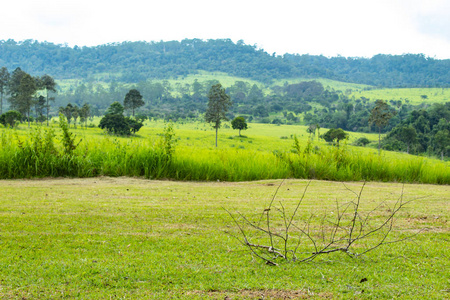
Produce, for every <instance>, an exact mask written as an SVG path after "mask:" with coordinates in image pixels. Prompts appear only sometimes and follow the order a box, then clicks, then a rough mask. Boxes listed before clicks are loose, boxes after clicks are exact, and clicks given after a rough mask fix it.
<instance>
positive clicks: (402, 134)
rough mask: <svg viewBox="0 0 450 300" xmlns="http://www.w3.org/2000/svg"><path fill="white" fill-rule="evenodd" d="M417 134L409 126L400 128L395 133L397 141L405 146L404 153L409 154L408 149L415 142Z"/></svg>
mask: <svg viewBox="0 0 450 300" xmlns="http://www.w3.org/2000/svg"><path fill="white" fill-rule="evenodd" d="M416 137H417V132H416V130H415V129H414V127H412V126H411V125H410V126H402V127H400V129H399V130H398V132H397V139H398V140H399V141H402V142H404V143H405V144H406V153H408V154H409V149H410V146H411V144H413V143H414V142H415V141H416Z"/></svg>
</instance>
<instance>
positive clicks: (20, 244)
mask: <svg viewBox="0 0 450 300" xmlns="http://www.w3.org/2000/svg"><path fill="white" fill-rule="evenodd" d="M280 183H281V181H280V180H265V181H252V182H209V183H208V182H174V181H157V180H145V179H139V178H129V177H127V178H125V177H118V178H111V177H98V178H85V179H40V180H2V181H0V194H1V195H0V224H1V231H0V235H1V237H0V248H1V252H2V255H1V256H0V278H1V280H0V298H2V299H60V298H64V299H73V298H77V299H168V298H169V299H263V298H264V299H298V298H301V299H303V298H313V299H319V298H327V299H393V298H395V299H421V298H427V299H446V298H448V297H449V295H450V282H449V278H448V269H449V268H450V263H449V262H450V260H449V259H448V258H449V256H450V250H449V249H450V230H449V225H448V222H449V217H450V210H449V209H450V207H449V205H448V203H449V200H450V199H449V197H450V190H449V187H448V186H445V185H441V186H437V185H416V184H406V185H404V186H403V185H402V184H398V183H376V182H371V183H367V184H366V186H365V188H364V190H363V193H362V201H361V209H362V210H364V211H369V210H372V208H373V207H375V206H376V205H379V204H381V206H380V207H379V208H378V209H376V210H375V211H374V212H373V213H372V214H371V218H373V219H374V220H375V221H376V220H379V219H382V218H383V217H385V216H386V215H387V214H389V211H390V210H391V209H392V208H393V205H394V203H395V201H396V200H397V199H398V198H399V197H401V196H402V190H403V198H404V200H405V201H409V200H413V201H412V202H410V203H409V204H407V205H406V206H405V207H404V209H402V210H401V211H400V212H399V213H398V215H397V216H396V218H395V222H394V227H393V228H394V229H393V231H392V232H391V235H390V236H389V237H388V241H394V240H396V239H402V238H405V237H409V238H410V239H407V240H405V241H402V242H399V243H393V244H388V245H384V246H382V247H379V248H377V249H375V250H373V251H372V252H368V253H367V254H366V255H364V256H361V257H359V258H351V257H349V256H348V255H346V254H344V253H340V252H337V253H331V254H328V255H324V256H321V257H319V258H317V259H316V260H314V261H312V262H309V263H299V262H283V261H279V263H280V265H279V266H276V267H274V266H269V265H267V264H265V263H264V262H263V261H261V260H259V259H258V258H257V257H254V256H252V255H251V253H250V252H249V251H248V250H247V249H246V248H245V247H244V246H243V245H242V244H240V242H239V241H238V239H237V238H239V237H240V234H239V230H238V228H237V227H236V225H235V224H234V223H233V221H232V219H231V218H230V216H229V215H228V214H227V212H226V211H225V210H224V209H227V210H228V211H230V212H231V213H233V214H234V215H236V213H237V212H240V213H242V214H243V215H245V216H247V217H248V218H251V219H258V218H260V215H261V213H262V211H263V209H264V208H265V207H267V205H268V203H269V202H270V201H271V199H272V197H273V195H274V193H275V191H276V190H277V188H278V186H279V185H280ZM306 184H307V181H305V180H287V181H284V182H283V183H282V185H281V186H280V188H279V190H278V193H277V195H276V201H277V202H280V203H284V207H285V209H286V211H287V212H288V213H289V214H290V213H292V210H293V208H294V206H295V203H297V202H298V201H299V199H300V197H301V195H302V193H303V191H304V189H305V186H306ZM361 186H362V183H361V182H354V183H346V184H345V186H344V185H343V184H342V183H339V182H330V181H312V182H311V183H310V186H309V188H308V190H307V192H306V196H305V198H304V200H303V202H302V205H301V209H300V210H301V213H299V214H298V219H297V218H296V219H295V222H298V224H303V222H305V220H306V219H309V216H310V215H311V214H313V215H317V216H322V215H323V214H325V215H326V216H329V217H332V216H333V215H332V212H333V209H334V208H335V207H336V202H338V203H340V204H342V203H346V202H348V201H351V200H355V195H354V194H353V193H352V192H351V191H349V190H348V189H351V190H353V191H355V192H359V190H360V189H361ZM347 188H348V189H347ZM313 220H314V221H312V222H310V226H311V228H320V227H321V226H323V224H322V219H313ZM275 225H276V224H275ZM276 226H278V225H276ZM297 233H298V232H297ZM247 234H248V236H249V237H253V236H255V235H256V233H255V232H254V231H253V230H251V229H247ZM292 234H293V235H295V234H296V231H294V232H293V233H292ZM414 234H416V235H414ZM412 235H414V236H412ZM236 237H237V238H236ZM376 242H377V241H376V240H375V239H372V238H369V239H368V240H367V243H369V244H370V243H376ZM308 251H311V248H310V245H309V244H308V242H307V241H304V242H303V243H301V244H300V246H299V252H308Z"/></svg>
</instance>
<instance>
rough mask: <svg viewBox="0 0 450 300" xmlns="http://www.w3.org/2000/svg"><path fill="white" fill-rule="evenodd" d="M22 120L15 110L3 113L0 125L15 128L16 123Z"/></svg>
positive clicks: (0, 117)
mask: <svg viewBox="0 0 450 300" xmlns="http://www.w3.org/2000/svg"><path fill="white" fill-rule="evenodd" d="M21 119H22V114H21V113H20V112H18V111H15V110H10V111H7V112H5V113H4V114H2V115H1V116H0V123H1V124H3V126H10V127H14V126H16V123H17V122H18V121H20V120H21Z"/></svg>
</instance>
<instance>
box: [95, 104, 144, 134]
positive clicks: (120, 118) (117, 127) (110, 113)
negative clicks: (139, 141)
mask: <svg viewBox="0 0 450 300" xmlns="http://www.w3.org/2000/svg"><path fill="white" fill-rule="evenodd" d="M123 111H124V108H123V106H122V104H120V103H119V102H114V103H112V104H111V106H110V107H109V108H108V110H107V112H106V114H105V116H104V117H103V118H102V119H101V120H100V123H99V125H98V127H100V128H101V129H106V131H108V132H109V133H113V134H116V135H130V134H131V133H136V132H138V131H139V129H141V127H142V126H144V124H143V123H142V122H139V121H138V120H136V119H134V118H130V117H125V116H124V115H123Z"/></svg>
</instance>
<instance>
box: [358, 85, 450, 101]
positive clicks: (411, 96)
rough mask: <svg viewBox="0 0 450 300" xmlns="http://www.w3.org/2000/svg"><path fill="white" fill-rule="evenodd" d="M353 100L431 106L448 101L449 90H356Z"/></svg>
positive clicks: (449, 98) (449, 96)
mask: <svg viewBox="0 0 450 300" xmlns="http://www.w3.org/2000/svg"><path fill="white" fill-rule="evenodd" d="M352 95H353V96H354V97H355V98H357V99H358V98H361V97H366V98H368V99H370V100H371V101H375V100H378V99H380V100H385V101H390V100H394V101H398V100H401V101H402V102H403V104H408V103H409V104H413V105H419V104H432V103H445V102H448V101H450V89H449V88H401V89H372V90H356V91H353V92H352Z"/></svg>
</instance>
